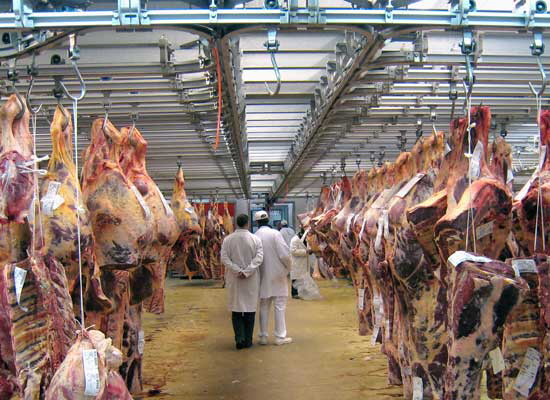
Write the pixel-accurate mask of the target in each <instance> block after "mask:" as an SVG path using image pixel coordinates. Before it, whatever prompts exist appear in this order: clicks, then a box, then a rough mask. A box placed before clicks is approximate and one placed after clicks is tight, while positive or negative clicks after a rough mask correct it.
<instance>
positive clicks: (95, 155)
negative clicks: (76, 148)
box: [82, 118, 154, 269]
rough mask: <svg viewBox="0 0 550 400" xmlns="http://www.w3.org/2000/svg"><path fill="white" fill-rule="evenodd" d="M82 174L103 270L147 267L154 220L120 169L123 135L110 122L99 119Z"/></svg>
mask: <svg viewBox="0 0 550 400" xmlns="http://www.w3.org/2000/svg"><path fill="white" fill-rule="evenodd" d="M91 136H92V143H91V144H90V146H89V147H88V149H87V151H86V157H85V158H86V159H85V163H84V168H83V172H82V193H83V197H84V203H85V204H86V206H87V207H88V210H89V212H90V218H91V222H92V229H93V233H94V237H95V243H94V252H95V255H96V261H97V263H98V265H99V266H100V268H115V269H126V268H135V267H138V266H140V265H142V264H143V263H148V262H150V261H152V260H148V259H147V256H148V255H149V254H150V247H151V243H152V239H153V233H154V231H153V226H152V216H151V211H150V210H149V208H148V206H147V204H146V203H145V200H143V197H142V196H141V194H140V192H139V191H138V190H137V189H136V188H135V186H134V185H133V184H132V183H131V182H130V181H129V180H128V178H126V176H125V175H124V173H123V171H122V169H121V167H120V161H119V160H120V146H121V145H122V141H123V139H124V137H123V135H122V134H121V133H120V131H119V130H118V129H116V128H115V127H114V126H113V124H111V122H110V121H105V123H104V120H103V118H99V119H96V120H95V121H94V122H93V124H92V133H91Z"/></svg>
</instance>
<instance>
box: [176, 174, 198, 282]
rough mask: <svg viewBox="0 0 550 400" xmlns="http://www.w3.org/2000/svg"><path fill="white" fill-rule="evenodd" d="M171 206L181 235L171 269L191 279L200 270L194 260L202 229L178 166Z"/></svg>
mask: <svg viewBox="0 0 550 400" xmlns="http://www.w3.org/2000/svg"><path fill="white" fill-rule="evenodd" d="M171 204H172V210H173V211H174V215H175V217H176V220H177V222H178V226H179V230H180V234H179V237H178V240H177V241H176V243H175V244H174V246H173V247H172V254H171V257H170V269H171V270H174V271H179V272H182V273H183V274H185V275H186V276H187V277H188V278H189V279H191V278H192V277H193V276H194V275H195V274H197V273H198V272H199V270H200V268H199V267H198V264H197V263H195V262H193V259H194V257H195V248H194V247H195V246H196V244H198V241H199V236H200V234H201V233H202V228H201V226H200V224H199V216H198V215H197V211H196V210H195V208H194V207H193V205H192V204H191V203H190V202H189V200H188V199H187V194H186V193H185V178H184V176H183V170H182V168H181V166H178V171H177V173H176V179H175V180H174V189H173V192H172V200H171ZM194 266H195V267H194Z"/></svg>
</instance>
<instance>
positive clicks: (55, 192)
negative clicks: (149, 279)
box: [37, 106, 110, 314]
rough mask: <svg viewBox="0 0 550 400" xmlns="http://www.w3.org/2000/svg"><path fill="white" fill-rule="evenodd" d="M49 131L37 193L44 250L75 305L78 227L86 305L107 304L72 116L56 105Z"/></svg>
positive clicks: (105, 305) (77, 270)
mask: <svg viewBox="0 0 550 400" xmlns="http://www.w3.org/2000/svg"><path fill="white" fill-rule="evenodd" d="M50 131H51V136H52V144H53V152H52V155H51V158H50V161H49V164H48V173H47V174H46V176H45V177H44V178H43V180H42V188H41V196H40V198H41V204H42V207H41V212H40V213H38V217H41V218H42V226H41V228H40V229H39V230H38V231H37V232H38V233H40V234H43V241H44V248H45V251H46V252H47V254H48V255H49V256H51V257H54V258H55V259H56V260H58V261H59V262H61V264H63V266H64V267H65V272H66V275H67V280H68V283H69V292H70V293H71V294H72V295H73V298H74V299H75V302H74V303H75V306H76V308H78V307H79V305H80V302H79V301H78V299H79V297H78V296H79V293H78V292H79V285H78V283H79V265H78V251H79V248H78V241H79V240H78V232H79V231H80V254H81V260H82V273H83V289H84V294H85V297H86V299H89V303H90V304H89V306H90V307H91V308H93V309H97V308H100V309H101V308H108V307H110V302H109V300H108V299H107V298H106V297H105V295H104V293H103V291H102V290H101V283H100V281H99V279H100V278H99V274H100V271H99V268H98V267H97V264H96V263H95V262H94V255H93V253H92V250H93V248H92V246H93V235H92V227H91V224H90V218H89V214H88V210H87V209H86V207H84V202H83V198H82V192H81V190H80V183H79V180H78V177H77V171H76V166H75V164H74V160H73V152H72V148H73V147H72V124H71V117H70V115H69V113H68V112H67V111H66V110H65V109H64V108H63V107H62V106H58V107H57V108H56V110H55V113H54V117H53V120H52V123H51V126H50ZM77 198H78V202H77ZM86 303H88V301H87V302H86ZM92 303H93V304H92ZM77 311H78V310H77ZM77 314H79V313H78V312H77Z"/></svg>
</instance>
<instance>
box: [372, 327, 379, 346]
mask: <svg viewBox="0 0 550 400" xmlns="http://www.w3.org/2000/svg"><path fill="white" fill-rule="evenodd" d="M379 334H380V326H378V325H375V326H374V328H373V330H372V337H371V339H370V344H371V345H372V346H376V342H377V340H378V335H379Z"/></svg>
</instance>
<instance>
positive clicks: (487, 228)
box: [476, 221, 495, 240]
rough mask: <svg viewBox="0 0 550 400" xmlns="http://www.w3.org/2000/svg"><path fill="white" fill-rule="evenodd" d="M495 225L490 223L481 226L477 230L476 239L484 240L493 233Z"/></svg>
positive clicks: (492, 222)
mask: <svg viewBox="0 0 550 400" xmlns="http://www.w3.org/2000/svg"><path fill="white" fill-rule="evenodd" d="M494 225H495V222H494V221H489V222H487V223H486V224H483V225H480V226H478V227H477V228H476V238H477V240H479V239H481V238H484V237H485V236H487V235H490V234H491V233H493V227H494Z"/></svg>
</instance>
